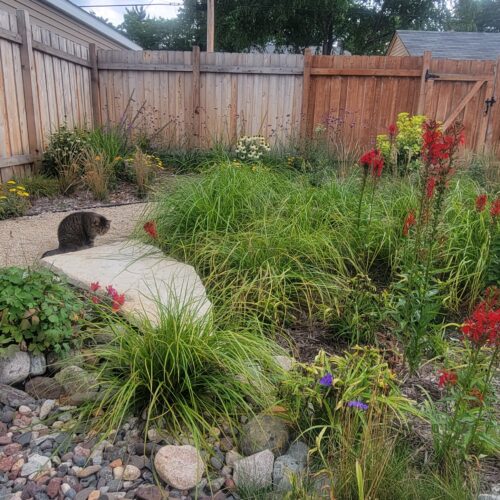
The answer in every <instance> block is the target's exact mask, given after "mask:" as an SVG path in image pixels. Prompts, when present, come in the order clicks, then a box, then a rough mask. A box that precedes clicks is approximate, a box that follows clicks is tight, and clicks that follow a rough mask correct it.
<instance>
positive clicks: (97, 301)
mask: <svg viewBox="0 0 500 500" xmlns="http://www.w3.org/2000/svg"><path fill="white" fill-rule="evenodd" d="M90 300H92V302H93V303H94V304H99V303H100V302H101V299H100V298H99V297H98V296H97V295H92V297H91V298H90Z"/></svg>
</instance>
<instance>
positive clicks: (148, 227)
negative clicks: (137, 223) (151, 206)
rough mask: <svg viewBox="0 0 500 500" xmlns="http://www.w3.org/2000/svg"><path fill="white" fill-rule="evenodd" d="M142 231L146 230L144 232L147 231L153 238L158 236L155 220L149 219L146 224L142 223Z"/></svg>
mask: <svg viewBox="0 0 500 500" xmlns="http://www.w3.org/2000/svg"><path fill="white" fill-rule="evenodd" d="M144 231H146V233H148V234H149V236H151V238H153V239H155V240H156V239H157V238H158V231H157V229H156V222H155V221H154V220H149V221H147V222H146V224H144Z"/></svg>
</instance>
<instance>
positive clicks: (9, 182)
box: [7, 181, 16, 184]
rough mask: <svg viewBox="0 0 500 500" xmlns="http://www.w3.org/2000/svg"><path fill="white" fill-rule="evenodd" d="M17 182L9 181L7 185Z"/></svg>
mask: <svg viewBox="0 0 500 500" xmlns="http://www.w3.org/2000/svg"><path fill="white" fill-rule="evenodd" d="M15 183H16V181H7V184H15Z"/></svg>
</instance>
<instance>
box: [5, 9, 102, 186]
mask: <svg viewBox="0 0 500 500" xmlns="http://www.w3.org/2000/svg"><path fill="white" fill-rule="evenodd" d="M0 62H1V64H0V181H2V180H7V179H8V178H10V177H12V176H14V175H22V174H23V173H25V172H27V171H29V170H30V168H31V166H32V165H33V163H34V162H36V161H37V160H38V159H39V158H40V154H41V152H42V150H43V148H44V147H45V146H46V144H47V140H48V137H49V135H50V133H51V132H53V131H54V130H56V129H57V128H58V127H59V126H60V125H62V124H64V123H66V124H67V125H68V127H73V126H77V125H78V126H83V125H86V124H91V123H92V116H93V115H92V105H91V93H90V68H91V64H90V60H89V49H88V47H84V46H82V45H79V44H77V43H75V42H72V41H70V40H66V39H64V38H62V37H60V36H58V35H56V34H55V33H52V32H50V31H49V30H47V29H44V28H41V27H39V26H36V25H31V24H30V20H29V15H28V14H27V12H25V11H23V10H18V11H17V15H15V16H13V15H11V14H9V13H7V12H2V11H0Z"/></svg>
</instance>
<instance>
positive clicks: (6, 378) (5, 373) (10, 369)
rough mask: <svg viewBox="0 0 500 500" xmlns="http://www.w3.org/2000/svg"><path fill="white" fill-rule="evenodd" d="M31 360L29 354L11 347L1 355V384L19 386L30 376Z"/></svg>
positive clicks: (13, 346)
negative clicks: (19, 383)
mask: <svg viewBox="0 0 500 500" xmlns="http://www.w3.org/2000/svg"><path fill="white" fill-rule="evenodd" d="M30 367H31V360H30V356H29V354H28V353H27V352H24V351H21V350H20V349H19V347H17V346H15V345H11V346H8V347H6V348H5V349H4V350H3V352H2V353H1V354H0V384H8V385H12V384H17V383H18V382H22V381H23V380H25V379H26V378H27V377H28V375H29V374H30Z"/></svg>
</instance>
